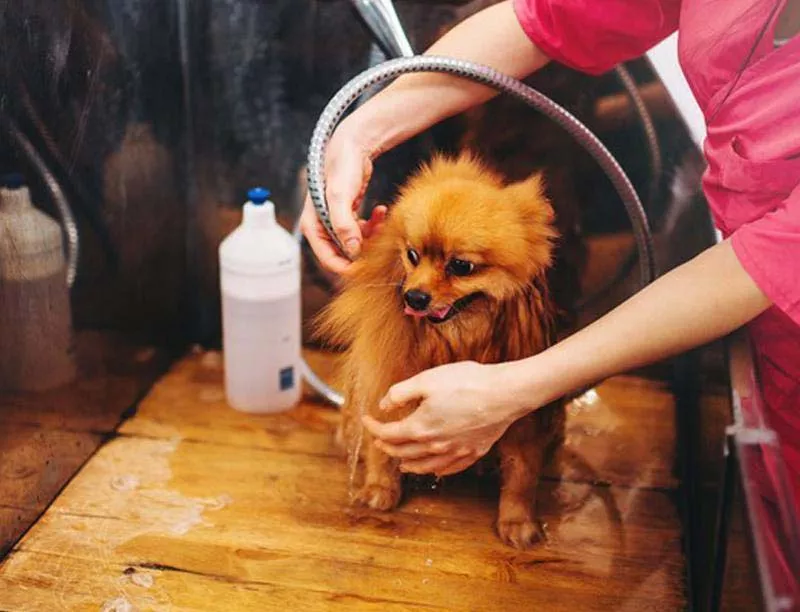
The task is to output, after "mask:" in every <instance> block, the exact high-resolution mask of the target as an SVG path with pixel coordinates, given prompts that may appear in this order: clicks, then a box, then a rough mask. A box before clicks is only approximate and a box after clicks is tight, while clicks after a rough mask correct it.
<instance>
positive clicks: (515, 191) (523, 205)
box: [504, 173, 558, 273]
mask: <svg viewBox="0 0 800 612" xmlns="http://www.w3.org/2000/svg"><path fill="white" fill-rule="evenodd" d="M504 195H505V196H506V198H507V200H506V201H507V202H508V203H509V204H510V205H511V206H512V207H513V208H514V210H515V212H516V213H517V215H519V220H520V223H521V224H522V226H523V232H524V236H525V241H526V243H527V246H526V257H527V260H526V261H527V264H528V265H530V266H531V267H532V270H531V271H530V273H533V272H534V271H536V270H542V269H544V268H547V267H549V266H550V264H551V262H552V255H553V246H554V243H555V241H556V240H557V238H558V232H557V231H556V228H555V225H554V224H555V212H554V210H553V207H552V205H551V204H550V201H549V200H548V198H547V195H546V194H545V184H544V178H543V177H542V175H541V174H540V173H537V174H534V175H532V176H530V177H528V178H527V179H524V180H522V181H519V182H517V183H512V184H510V185H508V186H507V187H505V189H504Z"/></svg>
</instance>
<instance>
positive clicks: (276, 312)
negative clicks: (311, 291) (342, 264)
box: [219, 188, 301, 413]
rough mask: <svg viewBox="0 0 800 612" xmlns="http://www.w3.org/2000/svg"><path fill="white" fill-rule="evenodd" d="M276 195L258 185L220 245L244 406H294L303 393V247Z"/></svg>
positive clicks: (229, 341)
mask: <svg viewBox="0 0 800 612" xmlns="http://www.w3.org/2000/svg"><path fill="white" fill-rule="evenodd" d="M269 196H270V193H269V191H267V190H266V189H261V188H256V189H252V190H250V192H249V193H248V198H249V201H248V202H247V203H246V204H245V205H244V214H243V216H242V223H241V225H240V226H239V227H237V228H236V229H235V230H234V231H233V232H231V233H230V234H229V235H228V236H227V237H226V238H225V240H223V241H222V244H221V245H220V247H219V260H220V284H221V290H222V338H223V340H222V348H223V355H224V363H225V394H226V397H227V400H228V404H230V406H231V407H233V408H235V409H237V410H242V411H244V412H261V413H273V412H282V411H285V410H289V409H290V408H292V407H293V406H295V405H296V404H297V402H298V401H299V399H300V391H301V367H300V366H301V352H300V351H301V331H300V330H301V321H300V311H301V302H300V246H299V245H298V243H297V241H296V240H295V239H294V238H293V237H292V235H291V234H290V233H289V232H287V231H286V230H285V229H283V228H282V227H281V226H280V225H279V224H278V223H277V221H276V220H275V205H274V204H273V203H272V202H271V201H270V200H269Z"/></svg>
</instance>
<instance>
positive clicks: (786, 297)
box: [731, 185, 800, 325]
mask: <svg viewBox="0 0 800 612" xmlns="http://www.w3.org/2000/svg"><path fill="white" fill-rule="evenodd" d="M731 244H732V245H733V250H734V252H735V253H736V256H737V257H738V258H739V261H740V262H741V264H742V266H744V269H745V270H746V271H747V273H748V274H749V275H750V277H751V278H752V279H753V280H754V281H755V283H756V284H757V285H758V286H759V288H760V289H761V290H762V291H763V292H764V293H765V294H766V295H767V297H768V298H770V299H771V300H772V302H773V303H774V304H775V305H776V306H777V307H778V308H780V309H781V310H782V311H783V312H785V313H786V314H787V315H788V316H789V317H790V318H791V319H792V320H793V321H794V322H795V323H797V324H798V325H800V185H798V186H797V187H795V189H794V191H793V192H792V193H791V194H790V195H789V197H788V198H786V200H784V201H783V203H782V204H781V206H780V207H779V208H777V209H776V210H774V211H772V212H771V213H769V214H767V215H764V216H763V217H761V218H760V219H758V220H756V221H753V222H752V223H748V224H746V225H743V226H742V227H740V228H739V229H738V230H736V231H735V232H734V233H733V235H732V236H731Z"/></svg>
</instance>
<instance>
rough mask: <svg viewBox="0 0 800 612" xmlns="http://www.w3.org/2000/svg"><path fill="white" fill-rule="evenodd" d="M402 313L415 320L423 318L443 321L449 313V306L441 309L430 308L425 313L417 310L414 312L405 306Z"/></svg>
mask: <svg viewBox="0 0 800 612" xmlns="http://www.w3.org/2000/svg"><path fill="white" fill-rule="evenodd" d="M403 312H404V313H405V314H407V315H408V316H410V317H414V318H416V319H422V318H423V317H433V318H434V319H444V318H445V317H446V316H447V315H448V313H449V312H450V306H442V307H441V308H432V309H430V310H428V311H426V312H420V311H419V310H414V309H413V308H409V307H408V306H406V307H405V309H404V310H403Z"/></svg>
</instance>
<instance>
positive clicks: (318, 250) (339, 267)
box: [300, 213, 350, 274]
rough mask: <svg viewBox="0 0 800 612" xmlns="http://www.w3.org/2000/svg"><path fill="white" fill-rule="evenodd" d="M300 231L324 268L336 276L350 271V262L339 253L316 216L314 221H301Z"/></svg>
mask: <svg viewBox="0 0 800 612" xmlns="http://www.w3.org/2000/svg"><path fill="white" fill-rule="evenodd" d="M312 214H313V213H312ZM300 231H302V232H303V235H304V236H305V237H306V240H308V245H309V246H310V247H311V250H312V251H314V254H315V255H316V256H317V259H318V260H319V263H320V265H321V266H322V267H323V268H325V269H326V270H329V271H331V272H333V273H334V274H342V273H344V272H345V271H346V270H347V269H348V267H349V266H350V262H349V261H348V259H347V258H346V257H344V256H343V255H342V254H341V253H340V252H339V248H338V247H337V246H336V245H335V244H334V243H333V242H332V241H331V239H330V237H329V236H328V235H327V232H325V228H323V227H322V226H321V225H320V224H319V221H318V220H317V219H316V216H315V217H314V218H312V219H309V218H308V216H304V218H303V219H302V220H301V221H300Z"/></svg>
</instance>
